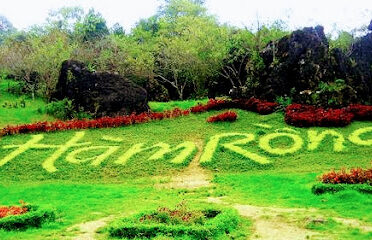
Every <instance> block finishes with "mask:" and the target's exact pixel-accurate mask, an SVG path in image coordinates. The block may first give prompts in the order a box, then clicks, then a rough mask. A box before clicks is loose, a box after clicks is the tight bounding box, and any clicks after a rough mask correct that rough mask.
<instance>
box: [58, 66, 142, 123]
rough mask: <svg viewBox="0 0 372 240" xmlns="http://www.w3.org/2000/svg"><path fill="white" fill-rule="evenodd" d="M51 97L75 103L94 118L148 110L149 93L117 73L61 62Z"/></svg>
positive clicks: (79, 108) (78, 108)
mask: <svg viewBox="0 0 372 240" xmlns="http://www.w3.org/2000/svg"><path fill="white" fill-rule="evenodd" d="M52 98H54V99H58V100H61V99H63V98H68V99H71V100H73V103H74V105H75V107H76V108H77V110H83V111H85V112H88V113H90V114H92V115H93V116H95V117H103V116H118V115H127V114H130V113H132V112H136V113H141V112H145V111H148V110H149V107H148V104H147V92H146V90H145V89H143V88H142V87H140V86H138V85H136V84H134V83H133V82H131V81H130V80H127V79H125V78H123V77H121V76H119V75H118V74H112V73H108V72H91V71H89V70H88V69H87V68H86V67H85V65H84V64H83V63H81V62H78V61H74V60H67V61H64V62H63V63H62V68H61V72H60V76H59V80H58V83H57V87H56V92H55V93H54V94H53V95H52Z"/></svg>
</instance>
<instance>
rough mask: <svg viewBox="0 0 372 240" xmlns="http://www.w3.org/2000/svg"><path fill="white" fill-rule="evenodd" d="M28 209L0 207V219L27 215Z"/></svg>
mask: <svg viewBox="0 0 372 240" xmlns="http://www.w3.org/2000/svg"><path fill="white" fill-rule="evenodd" d="M27 212H28V209H27V208H25V207H18V206H12V207H0V218H3V217H7V216H14V215H21V214H24V213H27Z"/></svg>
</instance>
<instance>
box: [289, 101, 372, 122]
mask: <svg viewBox="0 0 372 240" xmlns="http://www.w3.org/2000/svg"><path fill="white" fill-rule="evenodd" d="M353 120H372V106H366V105H360V104H355V105H350V106H349V107H347V108H341V109H332V108H329V109H324V108H317V107H314V106H309V105H301V104H291V105H289V106H288V107H287V108H286V110H285V122H286V123H288V124H290V125H293V126H296V127H313V126H319V127H344V126H347V125H349V124H350V123H351V122H352V121H353Z"/></svg>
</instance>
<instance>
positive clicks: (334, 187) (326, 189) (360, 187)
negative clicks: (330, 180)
mask: <svg viewBox="0 0 372 240" xmlns="http://www.w3.org/2000/svg"><path fill="white" fill-rule="evenodd" d="M350 190H355V191H358V192H360V193H366V194H372V186H371V185H368V184H324V183H318V184H315V185H314V186H313V187H312V188H311V191H312V192H313V193H314V194H316V195H320V194H325V193H336V192H340V191H350Z"/></svg>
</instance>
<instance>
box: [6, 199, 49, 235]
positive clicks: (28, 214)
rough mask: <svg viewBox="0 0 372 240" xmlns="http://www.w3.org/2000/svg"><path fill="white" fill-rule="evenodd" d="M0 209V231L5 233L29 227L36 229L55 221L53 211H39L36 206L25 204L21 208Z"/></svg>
mask: <svg viewBox="0 0 372 240" xmlns="http://www.w3.org/2000/svg"><path fill="white" fill-rule="evenodd" d="M0 209H2V210H3V211H1V210H0V212H1V213H2V217H1V216H0V229H4V230H7V231H11V230H25V229H27V228H29V227H37V228H38V227H41V225H42V224H43V223H45V222H51V221H54V220H55V214H54V212H53V211H50V210H45V209H39V208H38V207H37V206H33V205H27V204H25V205H22V206H21V207H18V206H12V207H1V208H0ZM5 212H6V213H5ZM1 213H0V214H1Z"/></svg>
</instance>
